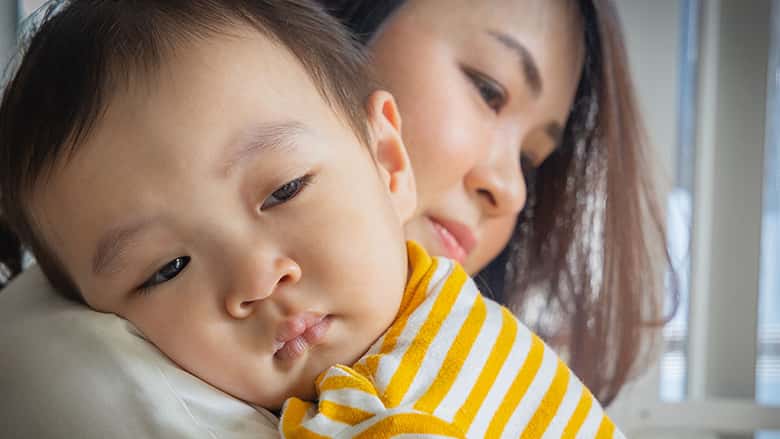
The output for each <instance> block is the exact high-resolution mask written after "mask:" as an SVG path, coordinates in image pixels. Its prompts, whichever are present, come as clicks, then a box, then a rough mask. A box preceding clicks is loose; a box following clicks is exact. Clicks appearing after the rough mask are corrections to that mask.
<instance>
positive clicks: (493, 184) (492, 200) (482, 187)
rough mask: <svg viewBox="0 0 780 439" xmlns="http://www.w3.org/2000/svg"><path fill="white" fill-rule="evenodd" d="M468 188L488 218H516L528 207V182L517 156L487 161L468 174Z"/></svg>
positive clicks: (494, 157) (466, 181) (466, 183)
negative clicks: (514, 216) (524, 207)
mask: <svg viewBox="0 0 780 439" xmlns="http://www.w3.org/2000/svg"><path fill="white" fill-rule="evenodd" d="M465 185H466V190H467V191H468V192H469V193H470V195H471V196H472V197H474V198H476V199H477V201H478V203H479V204H480V207H481V208H482V210H483V212H485V213H487V214H488V215H489V216H502V215H510V214H512V215H516V214H517V213H519V212H520V210H521V209H522V208H523V206H524V205H525V200H526V187H525V179H524V177H523V171H522V169H521V167H520V159H519V158H516V157H514V155H512V156H509V155H508V154H507V156H506V157H499V156H497V155H494V156H493V157H487V158H486V159H485V160H484V161H483V162H481V163H478V164H476V165H475V166H474V167H473V168H471V170H469V172H468V174H466V177H465Z"/></svg>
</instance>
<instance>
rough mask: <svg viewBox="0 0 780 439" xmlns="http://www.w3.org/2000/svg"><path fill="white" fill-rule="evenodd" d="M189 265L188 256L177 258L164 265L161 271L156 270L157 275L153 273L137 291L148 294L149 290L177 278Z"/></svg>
mask: <svg viewBox="0 0 780 439" xmlns="http://www.w3.org/2000/svg"><path fill="white" fill-rule="evenodd" d="M189 263H190V257H189V256H179V257H178V258H176V259H174V260H172V261H171V262H168V263H167V264H165V265H164V266H163V267H162V268H161V269H159V270H157V273H154V274H153V275H152V277H150V278H149V279H147V280H146V281H145V282H144V283H143V284H141V286H140V287H138V289H139V290H140V291H141V292H143V293H146V292H149V290H151V289H152V288H154V287H156V286H157V285H160V284H161V283H165V282H168V281H169V280H171V279H173V278H174V277H176V276H178V275H179V273H181V272H182V270H184V267H186V266H187V264H189Z"/></svg>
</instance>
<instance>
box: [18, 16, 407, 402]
mask: <svg viewBox="0 0 780 439" xmlns="http://www.w3.org/2000/svg"><path fill="white" fill-rule="evenodd" d="M237 35H238V36H232V37H228V36H217V37H212V38H209V39H207V40H204V41H200V42H197V43H192V44H189V45H188V46H186V47H182V48H180V49H179V50H176V51H174V55H173V56H171V57H169V58H167V59H166V62H165V63H164V65H163V66H162V68H161V69H160V71H159V73H158V74H156V75H153V76H152V78H151V79H149V78H147V79H146V80H144V81H143V84H136V85H131V86H130V87H128V88H127V89H124V91H121V92H120V93H119V95H118V96H115V97H113V98H112V101H111V102H110V103H109V109H108V111H107V113H106V114H105V117H104V118H103V119H101V120H100V121H99V122H98V124H97V126H96V128H95V131H94V133H93V134H92V135H91V136H90V138H89V139H88V140H87V141H86V142H85V144H83V145H81V146H80V149H79V150H78V153H77V154H76V155H75V156H74V157H73V158H72V160H70V161H69V162H67V164H65V165H64V166H61V167H59V168H58V169H55V170H54V171H53V173H52V176H51V179H50V180H48V181H47V183H46V185H45V187H42V188H41V189H40V190H39V191H38V192H37V193H36V194H34V196H33V203H32V211H33V215H34V217H35V220H36V222H37V224H38V226H39V228H40V231H41V234H42V236H43V239H44V240H45V242H46V243H47V244H48V245H49V246H50V247H51V248H52V249H53V251H54V252H55V254H56V255H57V256H58V257H59V258H61V259H62V260H63V261H64V264H65V266H66V269H67V270H68V272H69V273H70V275H71V276H72V277H73V279H74V281H75V282H76V283H77V285H78V286H79V288H80V289H81V291H82V293H83V295H84V296H85V299H86V301H87V302H88V304H89V305H90V306H92V307H93V308H95V309H96V310H99V311H104V312H112V313H116V314H118V315H120V316H122V317H124V318H126V319H128V320H129V321H131V322H132V323H133V324H134V325H135V326H136V327H137V328H138V329H139V330H140V331H141V332H142V333H143V334H144V335H145V337H146V338H148V340H150V341H151V342H152V343H154V344H155V345H156V346H157V347H158V348H159V349H160V350H161V351H163V352H164V353H165V354H166V355H167V356H168V357H170V358H171V359H172V360H173V361H174V362H176V363H177V364H178V365H180V366H181V367H183V368H184V369H186V370H188V371H190V372H191V373H193V374H195V375H197V376H199V377H201V378H202V379H204V380H205V381H208V382H209V383H211V384H212V385H214V386H216V387H218V388H220V389H222V390H224V391H226V392H228V393H230V394H232V395H234V396H236V397H239V398H241V399H244V400H246V401H249V402H252V403H255V404H258V405H262V406H265V407H268V408H272V409H274V408H278V407H280V405H281V404H282V402H283V401H284V398H285V397H287V396H290V395H297V396H301V397H304V398H313V397H314V390H313V389H314V387H313V381H314V379H315V378H316V376H317V375H318V374H319V373H320V372H322V371H323V370H324V369H326V368H327V367H328V366H330V365H332V364H335V363H350V362H353V361H355V360H356V359H358V358H359V357H360V356H361V355H362V354H363V353H364V352H365V350H366V349H367V348H368V347H369V346H370V345H371V344H372V343H373V342H374V341H375V340H376V339H377V337H379V336H380V335H381V334H382V332H383V331H384V330H385V329H386V328H387V327H388V326H389V325H390V324H391V322H392V320H393V318H394V317H395V314H396V311H397V310H398V306H399V303H400V301H401V295H402V293H403V287H404V283H405V281H406V270H407V266H406V258H405V245H404V239H403V233H402V226H401V220H402V219H403V218H402V217H403V216H404V214H403V213H400V211H399V210H398V206H397V204H396V203H395V202H394V201H393V200H394V199H395V198H394V196H393V194H392V190H390V189H388V186H392V185H391V184H389V183H388V181H389V179H388V178H387V176H388V174H387V173H382V171H381V170H379V169H380V168H382V166H381V165H377V164H375V161H374V159H373V158H372V155H371V153H370V152H369V148H366V146H365V145H362V144H361V143H360V142H359V141H358V140H357V137H356V136H355V135H354V133H353V132H352V131H351V130H350V129H349V128H348V125H347V124H346V123H345V122H343V121H341V120H340V119H339V117H338V116H337V115H336V114H335V113H334V112H333V110H332V109H331V108H330V107H329V106H328V105H327V104H326V103H325V102H324V101H323V99H322V98H321V97H320V95H319V94H318V93H317V91H316V88H315V86H314V85H313V83H312V81H311V80H310V79H309V77H308V76H307V75H306V73H305V71H304V70H303V68H302V67H300V66H299V64H298V63H297V61H296V60H295V59H294V58H293V57H292V55H290V54H288V53H287V52H286V51H285V50H283V49H280V48H279V47H277V46H275V45H273V44H272V43H270V42H269V41H268V40H267V39H265V38H264V37H262V36H261V35H260V34H259V33H257V32H254V31H251V30H245V31H244V32H238V34H237ZM374 117H379V116H371V121H372V122H373V121H374ZM372 145H375V144H373V143H372ZM380 161H381V160H380ZM396 189H397V188H396Z"/></svg>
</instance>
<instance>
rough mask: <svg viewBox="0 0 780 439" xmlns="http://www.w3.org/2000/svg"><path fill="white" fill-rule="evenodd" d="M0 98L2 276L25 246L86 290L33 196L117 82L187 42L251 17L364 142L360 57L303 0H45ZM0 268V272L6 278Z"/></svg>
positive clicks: (151, 68)
mask: <svg viewBox="0 0 780 439" xmlns="http://www.w3.org/2000/svg"><path fill="white" fill-rule="evenodd" d="M40 13H41V14H42V19H41V21H40V24H39V25H38V26H37V29H35V30H34V32H32V33H31V35H32V36H31V38H30V39H29V41H28V42H27V47H26V50H25V51H24V52H23V57H22V58H21V62H20V63H19V67H18V68H17V69H16V71H15V72H14V74H13V75H12V77H11V78H10V81H9V82H8V83H7V86H6V88H5V91H4V93H3V100H2V104H0V263H2V265H0V286H2V285H5V284H6V283H7V282H8V280H10V278H12V277H13V276H14V275H15V274H17V273H19V272H20V270H21V268H22V256H23V253H22V245H23V246H24V247H25V248H26V249H28V250H29V251H31V252H32V253H33V255H34V256H35V258H36V259H37V262H38V264H39V266H40V267H41V269H42V270H43V271H44V273H45V274H46V276H47V277H48V278H49V281H50V282H51V283H52V285H53V286H54V287H55V288H56V289H58V290H60V291H61V292H62V293H64V294H65V295H67V296H68V297H70V298H72V299H75V300H81V295H80V293H79V291H78V289H77V287H76V286H75V284H74V283H73V281H72V280H71V279H70V277H69V276H68V274H67V272H66V271H65V269H64V266H63V264H62V263H61V261H58V260H57V257H56V256H55V254H54V252H52V251H51V250H50V249H49V248H48V247H47V245H46V243H44V242H43V241H42V240H41V239H40V238H39V236H40V234H39V233H37V232H36V224H35V222H34V220H33V218H32V216H31V214H30V209H29V200H30V198H31V194H32V192H33V189H34V188H36V187H38V186H37V185H40V184H46V177H47V173H48V172H49V171H50V170H51V169H52V168H53V167H54V166H55V164H58V163H61V161H62V160H67V159H68V158H69V157H70V156H72V154H74V152H75V151H76V149H77V148H78V146H79V145H80V144H81V143H83V142H84V140H85V139H86V138H87V137H88V136H89V135H90V133H91V130H92V129H93V127H94V126H95V124H96V123H97V122H98V121H99V119H100V118H101V116H102V114H103V113H104V112H105V110H106V106H107V105H108V103H109V101H110V99H111V98H112V97H113V94H114V93H115V92H116V90H117V89H118V88H119V87H123V86H125V85H127V83H128V82H129V81H130V80H131V78H132V77H134V76H137V75H142V76H143V75H149V74H150V73H153V72H155V71H156V70H157V69H158V68H159V67H160V65H161V64H162V63H163V62H164V59H165V57H166V56H170V55H172V54H174V53H175V51H176V50H177V49H179V48H181V47H182V45H183V44H184V43H187V42H191V41H197V40H199V39H205V38H208V37H209V36H213V35H216V34H220V33H228V32H230V30H231V28H235V27H236V26H240V25H245V26H246V25H248V26H251V27H252V28H254V29H256V30H257V31H258V32H260V33H262V34H263V35H265V36H266V37H268V38H269V39H271V40H273V41H275V42H276V43H278V44H279V45H280V46H282V47H284V48H286V49H287V50H289V51H290V52H291V53H292V54H293V55H294V56H295V57H296V58H297V59H298V60H299V61H300V63H301V65H302V66H303V68H304V69H305V70H306V72H307V73H308V74H309V76H310V77H311V79H312V81H313V83H314V84H315V86H316V87H317V89H318V91H319V92H320V94H321V96H322V97H323V99H324V100H325V101H326V102H327V103H328V104H329V105H331V107H332V108H333V109H334V111H335V112H336V113H337V114H338V115H339V116H340V117H341V118H342V119H343V120H344V121H345V122H346V123H347V124H348V125H349V126H351V128H352V129H353V131H354V132H355V134H356V136H357V138H358V139H359V140H360V141H362V142H364V143H367V141H368V129H367V126H366V121H367V115H366V110H365V102H366V99H367V97H368V95H369V94H370V93H371V91H372V89H373V85H372V81H371V80H370V75H369V74H368V72H367V62H366V57H365V55H364V53H363V51H362V49H360V47H359V46H358V45H357V44H356V43H355V42H354V41H353V40H352V38H351V37H350V35H349V33H348V32H347V31H346V30H344V29H343V28H342V26H341V25H340V24H339V23H338V22H337V21H335V19H333V18H332V17H331V16H330V15H329V14H327V13H326V12H324V11H323V10H322V9H321V8H320V7H319V6H317V5H316V4H314V3H310V2H309V1H306V0H164V1H163V0H121V1H120V0H70V1H67V2H62V1H60V2H54V3H51V4H50V6H48V7H47V9H45V10H43V11H41V12H40ZM3 278H4V279H3Z"/></svg>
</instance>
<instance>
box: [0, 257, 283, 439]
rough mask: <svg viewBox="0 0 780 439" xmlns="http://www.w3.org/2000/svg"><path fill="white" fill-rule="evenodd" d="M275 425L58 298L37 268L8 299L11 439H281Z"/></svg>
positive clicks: (5, 335) (4, 312)
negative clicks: (191, 438)
mask: <svg viewBox="0 0 780 439" xmlns="http://www.w3.org/2000/svg"><path fill="white" fill-rule="evenodd" d="M276 425H277V420H276V418H275V417H274V416H273V415H272V414H271V413H269V412H268V411H266V410H264V409H261V408H254V407H252V406H250V405H248V404H246V403H244V402H242V401H239V400H237V399H235V398H232V397H231V396H229V395H227V394H225V393H223V392H221V391H219V390H217V389H216V388H214V387H211V386H210V385H208V384H207V383H205V382H203V381H201V380H199V379H198V378H196V377H194V376H192V375H190V374H189V373H187V372H185V371H183V370H182V369H180V368H178V367H177V366H175V365H174V364H173V363H172V362H171V361H170V360H168V359H167V357H165V356H164V355H162V354H161V353H160V352H159V351H158V350H157V349H156V348H155V347H154V346H153V345H151V344H150V343H148V342H147V341H145V340H144V339H143V338H142V337H141V336H140V335H139V334H138V333H137V332H136V331H135V329H134V327H133V326H132V325H131V324H130V323H128V322H127V321H125V320H122V319H121V318H119V317H117V316H114V315H111V314H103V313H98V312H95V311H92V310H90V309H88V308H87V307H85V306H82V305H78V304H75V303H72V302H70V301H68V300H66V299H64V298H63V297H61V296H59V295H58V294H56V293H55V292H54V291H53V289H52V288H51V286H49V283H48V282H47V281H46V280H45V278H44V276H43V274H42V273H41V271H40V269H38V267H32V268H30V269H28V270H27V271H26V272H24V273H22V274H21V275H20V276H19V277H18V278H17V279H14V281H13V282H12V283H11V284H10V285H9V286H8V287H7V288H5V289H4V290H2V291H0V432H2V433H0V434H1V435H2V436H3V437H8V438H28V437H29V438H33V437H34V438H57V437H62V438H85V439H91V438H101V439H102V438H109V437H110V438H117V439H124V438H128V439H129V438H133V439H136V438H157V437H159V438H173V437H198V438H201V437H202V438H253V439H258V438H271V437H273V438H276V437H278V434H277V433H276V431H277V429H276Z"/></svg>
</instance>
